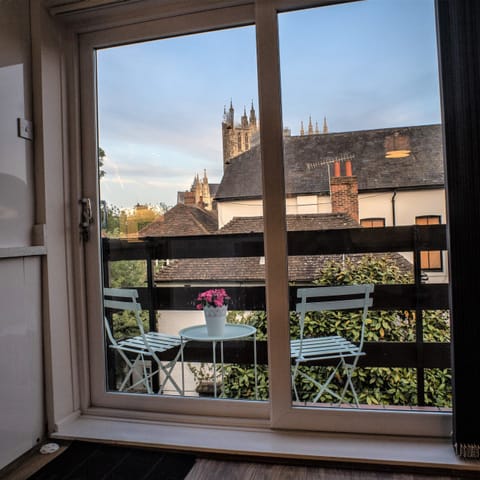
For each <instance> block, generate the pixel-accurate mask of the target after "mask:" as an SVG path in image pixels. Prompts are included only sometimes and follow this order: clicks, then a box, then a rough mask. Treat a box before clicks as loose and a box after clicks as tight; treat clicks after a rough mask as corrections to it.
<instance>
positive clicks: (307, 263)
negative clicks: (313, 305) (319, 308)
mask: <svg viewBox="0 0 480 480" xmlns="http://www.w3.org/2000/svg"><path fill="white" fill-rule="evenodd" d="M371 255H372V256H374V257H375V256H377V257H383V256H388V257H390V258H391V259H393V260H394V261H395V263H396V264H397V265H398V266H399V267H400V269H401V270H402V271H403V272H405V273H406V272H412V268H413V267H412V264H411V263H410V262H408V260H406V259H405V258H404V257H402V255H400V254H398V253H388V254H380V253H375V254H371ZM363 256H364V255H363V254H350V255H347V257H348V258H349V259H351V260H353V261H355V260H356V259H358V260H360V259H361V258H362V257H363ZM343 258H344V257H343V256H342V255H302V256H289V257H288V278H289V280H290V281H292V282H311V281H313V280H315V279H317V278H319V277H320V272H321V271H322V269H323V267H324V266H325V263H326V262H327V261H330V260H336V261H341V260H342V259H343ZM264 281H265V264H264V262H263V258H261V257H235V258H192V259H177V260H169V262H168V265H165V266H164V267H162V268H161V269H159V270H158V271H157V272H156V273H155V282H156V283H167V282H182V283H185V284H189V283H194V282H215V283H217V282H218V283H221V282H235V283H242V282H245V283H253V282H255V283H263V282H264Z"/></svg>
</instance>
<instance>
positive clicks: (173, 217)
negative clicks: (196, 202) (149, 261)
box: [138, 203, 218, 238]
mask: <svg viewBox="0 0 480 480" xmlns="http://www.w3.org/2000/svg"><path fill="white" fill-rule="evenodd" d="M217 228H218V221H217V216H216V215H215V214H214V213H212V212H209V211H207V210H204V209H202V208H199V207H195V206H192V205H184V204H183V203H177V205H175V206H174V207H173V208H171V209H170V210H168V211H167V212H166V213H165V214H164V215H163V216H161V217H159V218H158V219H156V220H155V221H154V222H152V223H151V224H150V225H147V226H146V227H145V228H143V229H142V230H140V232H138V236H139V237H140V238H145V237H177V236H181V235H205V234H208V233H212V232H215V231H216V230H217Z"/></svg>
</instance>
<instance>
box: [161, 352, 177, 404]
mask: <svg viewBox="0 0 480 480" xmlns="http://www.w3.org/2000/svg"><path fill="white" fill-rule="evenodd" d="M180 354H181V351H180V350H179V351H178V353H177V355H176V356H175V358H174V359H173V360H170V362H168V363H167V364H166V365H163V364H162V363H161V362H160V360H158V361H157V363H158V366H159V369H160V370H161V371H162V372H163V374H164V375H165V378H164V379H163V382H162V383H161V385H160V387H159V389H158V393H159V394H161V393H163V390H164V388H165V385H166V383H167V382H168V381H170V383H171V384H172V385H173V387H174V388H175V390H176V391H177V393H178V394H179V395H184V391H183V390H182V388H180V387H179V386H178V384H177V382H176V381H175V380H174V378H173V376H172V371H173V367H175V365H176V364H177V361H178V359H179V357H180Z"/></svg>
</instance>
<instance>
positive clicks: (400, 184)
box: [216, 125, 444, 201]
mask: <svg viewBox="0 0 480 480" xmlns="http://www.w3.org/2000/svg"><path fill="white" fill-rule="evenodd" d="M395 133H398V134H399V135H402V136H407V137H408V139H409V143H410V149H411V152H412V153H411V154H410V155H409V156H408V157H406V158H385V140H386V138H387V137H389V136H391V135H394V134H395ZM349 156H350V157H351V158H352V160H351V162H352V170H353V175H355V176H357V179H358V188H359V192H365V191H371V190H390V189H393V188H425V187H432V186H435V187H443V185H444V174H443V149H442V133H441V126H440V125H422V126H412V127H401V128H385V129H378V130H361V131H356V132H346V133H329V134H318V135H304V136H292V137H284V163H285V172H286V180H285V182H286V193H287V195H302V194H303V195H305V194H312V193H317V194H322V193H324V194H327V193H328V191H329V175H328V167H327V166H326V163H328V162H331V161H332V160H333V159H335V158H340V159H341V158H346V157H349ZM261 177H262V175H261V165H260V146H258V145H257V146H255V147H253V148H252V149H251V150H249V151H247V152H245V153H242V154H241V155H238V156H237V157H235V158H233V159H232V161H231V164H230V165H229V166H228V168H226V170H225V173H224V175H223V178H222V182H221V183H220V186H219V188H218V191H217V193H216V200H217V201H227V200H229V199H233V198H252V197H253V198H254V197H259V196H261V194H262V185H261Z"/></svg>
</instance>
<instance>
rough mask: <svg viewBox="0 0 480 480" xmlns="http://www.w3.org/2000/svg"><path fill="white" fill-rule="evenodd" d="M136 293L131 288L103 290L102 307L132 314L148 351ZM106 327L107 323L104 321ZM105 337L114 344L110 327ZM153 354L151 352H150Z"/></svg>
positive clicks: (148, 347)
mask: <svg viewBox="0 0 480 480" xmlns="http://www.w3.org/2000/svg"><path fill="white" fill-rule="evenodd" d="M137 299H138V292H137V290H135V289H133V288H107V287H105V288H104V289H103V306H104V308H110V309H112V310H124V311H128V312H134V314H135V319H136V321H137V325H138V329H139V330H140V335H141V336H142V338H143V340H144V342H145V346H146V347H147V349H148V350H149V351H150V350H151V347H150V345H149V343H148V341H147V338H146V336H145V330H144V328H143V322H142V319H141V317H140V312H141V311H142V306H141V305H140V303H138V301H137ZM106 324H107V325H108V321H106ZM107 335H108V338H109V340H110V341H111V342H112V343H113V344H115V343H116V342H115V339H114V337H113V335H112V332H111V330H110V326H109V325H108V328H107ZM152 353H153V351H152Z"/></svg>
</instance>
